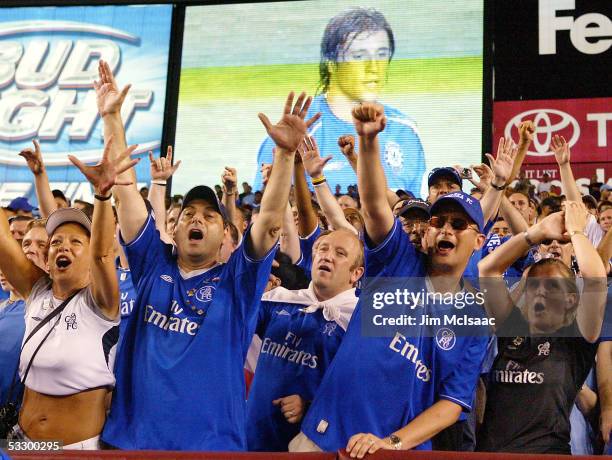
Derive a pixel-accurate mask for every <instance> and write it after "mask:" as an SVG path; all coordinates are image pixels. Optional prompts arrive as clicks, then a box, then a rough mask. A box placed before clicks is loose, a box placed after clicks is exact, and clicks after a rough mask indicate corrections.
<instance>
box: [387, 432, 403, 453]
mask: <svg viewBox="0 0 612 460" xmlns="http://www.w3.org/2000/svg"><path fill="white" fill-rule="evenodd" d="M389 444H391V447H392V448H393V450H402V440H401V439H400V438H399V436H397V435H395V434H390V435H389Z"/></svg>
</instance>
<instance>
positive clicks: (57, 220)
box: [45, 208, 91, 236]
mask: <svg viewBox="0 0 612 460" xmlns="http://www.w3.org/2000/svg"><path fill="white" fill-rule="evenodd" d="M68 223H75V224H79V225H81V226H82V227H84V228H85V229H86V230H87V231H88V232H89V233H90V234H91V220H89V217H87V215H85V213H84V212H83V211H81V210H80V209H76V208H60V209H58V210H56V211H54V212H52V213H51V215H50V216H49V217H48V218H47V224H46V225H45V230H46V231H47V235H49V236H51V235H53V232H55V230H57V227H59V226H60V225H64V224H68Z"/></svg>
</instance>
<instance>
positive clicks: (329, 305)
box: [261, 282, 359, 331]
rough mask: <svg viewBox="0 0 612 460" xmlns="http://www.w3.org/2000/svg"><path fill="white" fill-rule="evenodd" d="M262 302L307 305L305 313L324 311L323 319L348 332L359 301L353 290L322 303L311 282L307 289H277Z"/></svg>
mask: <svg viewBox="0 0 612 460" xmlns="http://www.w3.org/2000/svg"><path fill="white" fill-rule="evenodd" d="M261 300H265V301H269V302H285V303H295V304H298V305H306V308H302V309H301V311H302V312H304V313H314V312H316V311H318V310H323V318H325V319H326V320H327V321H334V322H336V323H337V324H338V326H340V327H341V328H342V329H343V330H345V331H346V328H347V327H348V323H349V321H350V320H351V316H352V315H353V311H354V310H355V305H357V300H359V299H358V298H357V297H356V296H355V288H352V289H347V290H346V291H343V292H341V293H340V294H338V295H337V296H335V297H332V298H331V299H327V300H324V301H321V302H320V301H319V300H318V299H317V296H316V294H315V292H314V289H313V286H312V282H311V283H310V285H309V286H308V288H307V289H299V290H296V291H290V290H289V289H285V288H284V287H277V288H276V289H272V290H271V291H268V292H266V293H265V294H264V295H263V296H262V298H261Z"/></svg>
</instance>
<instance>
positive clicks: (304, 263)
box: [295, 225, 323, 279]
mask: <svg viewBox="0 0 612 460" xmlns="http://www.w3.org/2000/svg"><path fill="white" fill-rule="evenodd" d="M322 231H323V230H321V227H319V226H318V225H317V226H316V227H315V229H314V230H313V231H312V233H311V234H310V235H308V236H307V237H305V238H302V237H300V259H299V260H298V261H297V262H296V264H295V265H297V266H298V267H300V268H301V269H302V270H304V274H305V275H306V277H307V278H308V279H310V278H311V276H312V248H313V247H314V244H315V241H317V238H319V237H320V236H321V232H322Z"/></svg>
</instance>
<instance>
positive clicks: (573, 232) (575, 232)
mask: <svg viewBox="0 0 612 460" xmlns="http://www.w3.org/2000/svg"><path fill="white" fill-rule="evenodd" d="M569 235H570V238H571V237H573V236H574V235H582V236H586V237H587V238H588V235H587V234H586V232H582V231H580V230H572V231H571V232H569Z"/></svg>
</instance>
